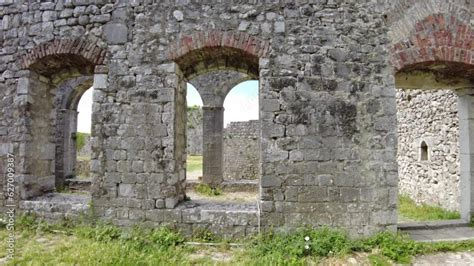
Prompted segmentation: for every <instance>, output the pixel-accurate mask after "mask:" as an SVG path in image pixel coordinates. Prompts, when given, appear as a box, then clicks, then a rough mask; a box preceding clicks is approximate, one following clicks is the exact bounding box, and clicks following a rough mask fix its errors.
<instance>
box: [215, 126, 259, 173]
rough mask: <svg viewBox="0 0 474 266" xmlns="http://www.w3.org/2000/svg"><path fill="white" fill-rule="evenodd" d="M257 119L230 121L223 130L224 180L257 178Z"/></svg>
mask: <svg viewBox="0 0 474 266" xmlns="http://www.w3.org/2000/svg"><path fill="white" fill-rule="evenodd" d="M259 126H260V122H259V121H258V120H251V121H246V122H232V123H230V124H229V125H228V126H227V128H225V130H224V180H241V179H256V178H258V166H259V162H260V158H259V153H258V151H259Z"/></svg>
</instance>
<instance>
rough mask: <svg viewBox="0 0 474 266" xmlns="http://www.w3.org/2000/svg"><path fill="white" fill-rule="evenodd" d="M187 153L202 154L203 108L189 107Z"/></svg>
mask: <svg viewBox="0 0 474 266" xmlns="http://www.w3.org/2000/svg"><path fill="white" fill-rule="evenodd" d="M187 115H188V121H187V131H186V138H187V154H192V155H202V109H201V108H194V107H188V113H187Z"/></svg>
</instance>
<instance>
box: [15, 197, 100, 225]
mask: <svg viewBox="0 0 474 266" xmlns="http://www.w3.org/2000/svg"><path fill="white" fill-rule="evenodd" d="M90 202H91V196H90V195H88V194H70V193H48V194H46V195H43V196H41V197H37V198H34V199H31V200H22V201H20V203H19V208H20V210H23V211H26V212H33V213H35V214H36V215H38V217H40V218H44V219H46V220H58V219H60V218H64V217H77V216H79V215H81V214H83V213H85V212H86V211H87V210H88V209H89V203H90Z"/></svg>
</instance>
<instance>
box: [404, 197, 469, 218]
mask: <svg viewBox="0 0 474 266" xmlns="http://www.w3.org/2000/svg"><path fill="white" fill-rule="evenodd" d="M398 201H399V205H398V213H399V215H401V216H403V217H406V218H408V219H412V220H416V221H428V220H451V219H460V218H461V215H460V214H459V212H456V211H448V210H445V209H443V208H441V207H439V206H431V205H427V204H421V205H417V204H416V203H415V202H414V201H413V200H412V199H411V198H410V197H408V196H406V195H400V196H399V197H398Z"/></svg>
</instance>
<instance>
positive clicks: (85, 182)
mask: <svg viewBox="0 0 474 266" xmlns="http://www.w3.org/2000/svg"><path fill="white" fill-rule="evenodd" d="M65 185H66V186H67V187H68V188H69V189H70V190H71V191H90V189H91V185H92V180H91V179H77V178H70V179H66V180H65Z"/></svg>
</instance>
